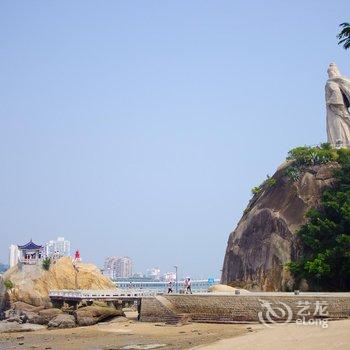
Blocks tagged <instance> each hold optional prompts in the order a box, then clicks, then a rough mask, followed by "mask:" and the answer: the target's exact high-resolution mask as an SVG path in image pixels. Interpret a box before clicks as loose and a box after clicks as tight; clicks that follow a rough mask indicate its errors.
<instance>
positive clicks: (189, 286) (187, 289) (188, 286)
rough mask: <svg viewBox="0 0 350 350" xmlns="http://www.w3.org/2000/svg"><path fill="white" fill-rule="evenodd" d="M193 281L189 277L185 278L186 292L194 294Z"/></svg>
mask: <svg viewBox="0 0 350 350" xmlns="http://www.w3.org/2000/svg"><path fill="white" fill-rule="evenodd" d="M191 286H192V281H191V279H190V278H189V277H187V278H186V279H185V293H186V294H187V293H190V294H192V287H191Z"/></svg>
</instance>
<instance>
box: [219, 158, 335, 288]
mask: <svg viewBox="0 0 350 350" xmlns="http://www.w3.org/2000/svg"><path fill="white" fill-rule="evenodd" d="M287 166H288V163H285V164H283V165H282V166H281V167H280V168H279V169H278V170H277V172H276V173H275V174H274V176H273V177H272V179H273V180H270V181H268V182H266V183H265V185H263V186H262V187H261V191H260V192H259V193H258V194H256V195H255V196H254V197H253V198H252V200H251V201H250V203H249V205H248V207H247V209H246V210H245V212H244V215H243V217H242V218H241V220H240V221H239V223H238V225H237V228H236V229H235V230H234V231H233V232H232V233H231V234H230V236H229V239H228V243H227V249H226V254H225V259H224V264H223V271H222V283H225V284H230V285H233V286H238V287H242V288H247V289H253V290H264V291H280V290H290V289H292V288H293V287H295V286H294V281H293V279H292V277H291V276H290V274H289V273H288V271H287V270H286V268H285V264H286V263H287V262H289V261H291V260H295V259H296V258H297V257H298V256H299V254H300V246H299V244H300V243H299V240H298V237H297V235H296V234H295V233H296V231H297V230H298V228H300V226H301V225H302V224H304V223H305V221H306V218H305V213H306V212H307V211H308V210H309V209H310V208H312V207H317V206H318V205H319V204H320V200H321V196H322V192H323V190H324V188H325V187H328V186H332V184H333V183H334V181H335V179H334V178H333V170H334V168H335V167H337V166H338V165H337V163H328V164H324V165H318V166H313V167H308V168H306V169H304V170H303V172H302V174H301V176H300V178H299V180H297V181H291V179H290V178H289V177H288V176H286V167H287ZM299 287H300V286H299Z"/></svg>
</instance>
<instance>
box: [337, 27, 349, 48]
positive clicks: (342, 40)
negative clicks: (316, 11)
mask: <svg viewBox="0 0 350 350" xmlns="http://www.w3.org/2000/svg"><path fill="white" fill-rule="evenodd" d="M339 27H341V28H343V29H342V31H341V32H340V33H339V34H338V35H337V38H338V39H339V42H338V45H341V44H343V47H344V49H345V50H347V49H349V48H350V23H347V22H344V23H341V24H340V25H339Z"/></svg>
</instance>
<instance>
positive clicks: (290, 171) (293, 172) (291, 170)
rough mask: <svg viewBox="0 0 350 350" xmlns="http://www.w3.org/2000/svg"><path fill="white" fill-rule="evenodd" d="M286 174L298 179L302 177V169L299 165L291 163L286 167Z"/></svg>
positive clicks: (293, 179)
mask: <svg viewBox="0 0 350 350" xmlns="http://www.w3.org/2000/svg"><path fill="white" fill-rule="evenodd" d="M285 175H286V176H288V177H289V178H290V179H291V180H292V181H298V180H299V179H300V175H301V170H300V169H299V168H298V167H296V166H293V165H291V166H289V167H288V168H287V169H286V171H285Z"/></svg>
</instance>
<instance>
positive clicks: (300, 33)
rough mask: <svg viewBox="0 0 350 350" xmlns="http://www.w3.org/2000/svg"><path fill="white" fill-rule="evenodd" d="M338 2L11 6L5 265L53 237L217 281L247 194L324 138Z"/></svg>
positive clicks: (92, 251) (4, 10)
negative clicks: (20, 250) (17, 250)
mask: <svg viewBox="0 0 350 350" xmlns="http://www.w3.org/2000/svg"><path fill="white" fill-rule="evenodd" d="M343 21H350V3H349V1H348V0H346V1H345V0H343V1H335V2H330V1H320V0H318V1H305V0H304V1H300V0H298V1H289V2H287V1H280V0H278V1H277V0H276V1H267V0H266V1H203V0H201V1H116V0H115V1H113V0H110V1H87V0H84V1H77V0H75V1H71V0H69V1H63V0H60V1H29V0H27V1H14V0H9V1H1V2H0V81H1V83H0V164H1V172H0V186H1V191H0V234H1V245H0V260H2V261H7V256H8V246H9V245H10V243H19V244H24V243H26V241H28V240H29V239H30V238H31V237H32V238H33V240H34V241H35V242H37V243H44V242H45V241H46V240H49V239H52V238H54V237H56V236H58V235H60V236H64V237H66V238H68V239H70V240H71V241H72V249H75V248H79V249H80V250H81V254H82V258H83V259H84V260H86V261H92V262H95V263H96V264H99V265H102V263H103V259H104V257H105V256H107V255H129V256H131V257H132V258H133V259H134V260H135V265H136V266H135V270H136V271H142V270H145V269H146V268H147V267H152V266H157V265H159V266H160V268H161V269H162V270H163V271H164V272H165V271H166V270H170V269H172V266H173V265H174V264H178V265H179V266H180V269H181V272H182V273H181V275H183V274H189V275H191V276H195V277H196V276H197V277H198V276H203V277H208V276H209V275H214V276H219V273H220V269H221V266H222V260H223V257H224V253H225V248H226V242H227V238H228V235H229V233H230V231H232V230H233V229H234V227H235V226H236V224H237V221H238V220H239V218H240V216H241V214H242V212H243V210H244V208H245V206H246V204H247V202H248V200H249V198H250V189H251V188H252V187H253V186H255V185H257V184H259V183H261V182H262V181H263V180H264V178H265V176H266V174H273V172H274V170H275V169H276V167H277V166H278V165H279V164H280V163H281V162H282V161H283V160H284V158H285V156H286V153H287V151H288V150H289V149H290V148H291V147H294V146H298V145H304V144H316V143H318V142H320V141H324V140H325V138H326V134H325V108H324V83H325V80H326V69H327V66H328V64H329V62H331V61H333V60H335V61H336V62H337V63H338V65H339V67H340V69H341V70H342V71H343V73H344V74H346V75H348V76H350V51H349V52H347V51H345V50H343V49H342V48H341V47H338V46H337V40H336V38H335V37H336V34H337V32H338V24H339V23H341V22H343Z"/></svg>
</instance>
